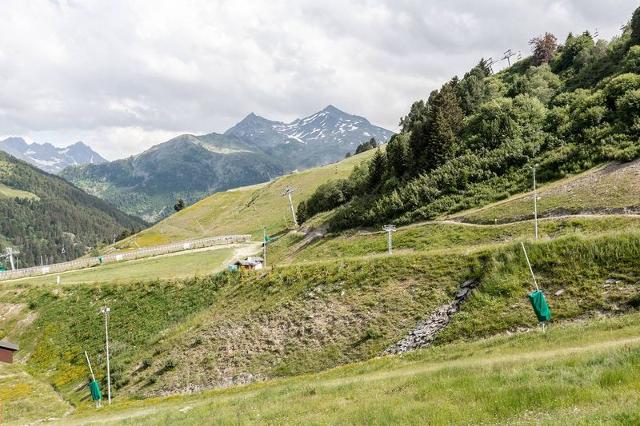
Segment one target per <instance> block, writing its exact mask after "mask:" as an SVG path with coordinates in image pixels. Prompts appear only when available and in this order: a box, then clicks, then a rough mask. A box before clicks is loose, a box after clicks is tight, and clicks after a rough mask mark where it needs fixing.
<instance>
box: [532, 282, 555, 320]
mask: <svg viewBox="0 0 640 426" xmlns="http://www.w3.org/2000/svg"><path fill="white" fill-rule="evenodd" d="M529 301H530V302H531V306H532V307H533V311H534V312H535V313H536V317H538V321H540V322H547V321H550V320H551V310H550V309H549V304H548V303H547V300H546V299H545V298H544V293H542V291H540V290H535V291H532V292H531V293H529Z"/></svg>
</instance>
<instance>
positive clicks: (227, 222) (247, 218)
mask: <svg viewBox="0 0 640 426" xmlns="http://www.w3.org/2000/svg"><path fill="white" fill-rule="evenodd" d="M372 153H373V150H372V151H367V152H364V153H362V154H359V155H354V156H352V157H350V158H347V159H345V160H342V161H340V162H338V163H335V164H329V165H327V166H323V167H317V168H313V169H309V170H304V171H301V172H295V173H291V174H288V175H285V176H282V177H279V178H277V179H274V180H272V181H271V182H268V183H265V184H259V185H254V186H249V187H244V188H238V189H234V190H229V191H226V192H218V193H216V194H213V195H211V196H209V197H206V198H204V199H202V200H200V201H199V202H197V203H195V204H193V205H191V206H189V207H187V208H185V209H184V210H182V211H180V212H178V213H175V214H174V215H172V216H170V217H168V218H167V219H165V220H163V221H161V222H159V223H157V224H156V225H154V226H152V227H151V228H149V229H146V230H144V231H142V232H140V233H139V234H136V235H134V236H133V237H130V238H127V239H125V240H123V241H121V242H119V243H118V244H117V245H116V247H121V248H126V247H148V246H154V245H159V244H166V243H170V242H175V241H182V240H186V239H191V238H202V237H207V236H212V235H227V234H251V235H252V236H253V237H254V238H256V239H261V238H262V228H263V227H267V230H268V232H269V233H270V234H278V233H280V232H282V231H284V230H285V229H288V228H292V227H293V224H292V217H291V210H290V208H289V203H288V200H287V199H286V197H283V196H282V191H283V190H284V189H285V188H286V187H288V186H289V187H291V188H293V189H294V190H295V192H294V193H293V201H294V206H295V205H297V202H298V201H299V200H300V199H304V198H306V197H307V196H309V195H310V194H311V193H312V192H313V191H314V190H315V189H316V188H317V187H318V186H319V185H320V184H322V183H324V182H327V181H330V180H332V179H339V178H344V177H347V176H348V175H349V174H350V173H351V171H352V170H353V168H354V167H355V166H356V165H358V164H360V163H362V162H363V161H365V160H367V159H368V158H370V157H371V155H372Z"/></svg>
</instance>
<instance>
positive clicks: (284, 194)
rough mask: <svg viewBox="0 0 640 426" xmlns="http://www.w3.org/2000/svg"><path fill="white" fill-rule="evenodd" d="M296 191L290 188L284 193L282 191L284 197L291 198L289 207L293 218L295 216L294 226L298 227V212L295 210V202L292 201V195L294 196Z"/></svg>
mask: <svg viewBox="0 0 640 426" xmlns="http://www.w3.org/2000/svg"><path fill="white" fill-rule="evenodd" d="M293 192H294V189H293V188H291V187H290V186H287V187H286V188H285V189H284V191H282V196H283V197H284V196H287V197H289V207H291V216H293V224H294V225H295V226H296V228H297V227H298V219H297V218H296V210H295V209H294V208H293V200H292V199H291V194H293Z"/></svg>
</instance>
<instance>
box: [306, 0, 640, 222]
mask: <svg viewBox="0 0 640 426" xmlns="http://www.w3.org/2000/svg"><path fill="white" fill-rule="evenodd" d="M530 44H531V47H532V54H531V56H529V57H527V58H525V59H523V60H520V61H518V62H517V63H515V64H514V65H513V66H511V67H509V68H507V69H505V70H503V71H501V72H499V73H495V74H494V73H493V71H492V69H491V64H490V63H489V62H488V61H486V60H484V59H483V60H480V61H479V63H478V64H477V65H476V66H475V67H473V68H472V69H471V70H470V71H469V72H467V73H466V74H465V75H464V76H463V77H462V78H458V77H453V78H452V79H451V80H449V81H447V82H446V83H445V84H443V85H442V87H441V88H440V89H438V90H434V91H433V92H431V93H430V94H429V96H428V97H427V98H426V99H422V100H418V101H416V102H414V103H413V104H412V105H411V108H410V109H409V112H408V114H407V115H406V116H404V117H402V118H401V120H400V127H401V131H400V133H399V134H397V135H395V136H394V137H392V138H391V140H390V141H389V143H388V144H387V145H386V147H385V148H382V147H380V148H376V149H377V150H376V152H375V154H374V155H373V157H372V158H371V159H370V160H369V161H368V162H367V163H365V164H363V165H361V166H360V167H356V169H354V171H353V173H352V175H351V176H350V177H349V178H348V179H342V180H336V181H330V182H328V183H325V184H323V185H321V186H320V187H319V188H318V189H317V190H316V191H315V192H314V193H313V194H312V195H311V197H310V198H309V199H308V200H306V201H304V202H302V203H300V205H299V206H298V217H299V218H300V220H301V221H304V220H307V219H308V218H310V217H312V216H313V215H315V214H317V213H319V212H323V211H328V210H333V209H335V212H334V214H333V215H332V216H331V218H330V219H329V225H330V228H331V229H332V230H339V229H346V228H350V227H354V226H365V225H374V224H380V223H383V222H394V223H396V224H404V223H410V222H413V221H417V220H425V219H433V218H435V217H436V216H438V215H440V214H443V213H451V212H455V211H459V210H463V209H466V208H470V207H474V206H478V205H482V204H486V203H489V202H492V201H496V200H500V199H503V198H506V197H508V196H509V195H511V194H514V193H517V192H521V191H523V190H526V189H527V188H528V187H529V185H530V176H531V168H532V166H534V165H536V166H537V168H538V170H539V173H538V176H539V178H540V180H541V181H545V180H551V179H557V178H559V177H562V176H565V175H568V174H572V173H576V172H579V171H582V170H585V169H587V168H589V167H592V166H594V165H596V164H598V163H601V162H603V161H610V160H619V161H627V160H631V159H634V158H637V157H638V156H639V155H640V143H639V141H638V138H639V136H640V8H639V9H638V10H636V11H635V12H634V14H633V18H632V19H631V21H630V23H629V25H627V26H626V28H625V29H624V32H623V34H622V35H621V36H619V37H616V38H614V39H613V40H611V41H610V42H606V41H604V40H595V39H594V37H593V36H592V35H591V34H590V33H589V32H584V33H582V34H580V35H577V36H576V35H573V34H569V35H568V36H567V38H566V40H565V42H564V44H558V42H557V38H556V37H555V36H554V35H553V34H550V33H546V34H544V35H542V36H539V37H536V38H533V39H532V40H531V41H530Z"/></svg>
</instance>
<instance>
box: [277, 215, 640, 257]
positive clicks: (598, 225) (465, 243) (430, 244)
mask: <svg viewBox="0 0 640 426" xmlns="http://www.w3.org/2000/svg"><path fill="white" fill-rule="evenodd" d="M634 230H640V217H639V216H636V217H632V216H607V217H598V216H594V217H566V218H558V219H556V218H548V219H541V220H539V229H538V232H539V237H540V239H541V240H544V241H548V240H551V239H554V238H558V237H562V236H598V235H605V234H610V233H627V232H629V231H634ZM533 235H534V222H533V221H522V222H516V223H507V224H498V225H474V224H464V223H455V222H428V223H421V224H416V225H410V226H405V227H399V228H398V229H397V231H396V232H394V233H393V237H392V238H393V249H394V251H395V253H397V254H403V253H404V254H406V253H411V252H426V251H428V252H433V251H448V252H452V251H453V252H455V251H457V252H462V253H466V252H469V251H470V250H478V249H480V248H488V247H492V246H496V245H504V244H508V243H510V242H513V241H515V240H525V239H530V238H532V237H533ZM302 239H303V234H301V233H290V234H287V235H284V236H283V237H281V238H279V239H278V240H276V241H274V243H273V244H272V245H271V246H269V253H270V259H271V263H272V264H273V263H299V262H313V261H318V260H322V259H324V260H328V259H335V258H346V257H361V256H372V255H384V254H386V253H387V234H386V232H384V231H382V230H380V231H377V230H371V231H369V230H357V231H349V232H344V233H341V234H329V235H326V236H325V237H322V238H318V239H315V240H313V241H312V242H310V243H307V244H302V243H301V242H302ZM297 248H298V249H297Z"/></svg>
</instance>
